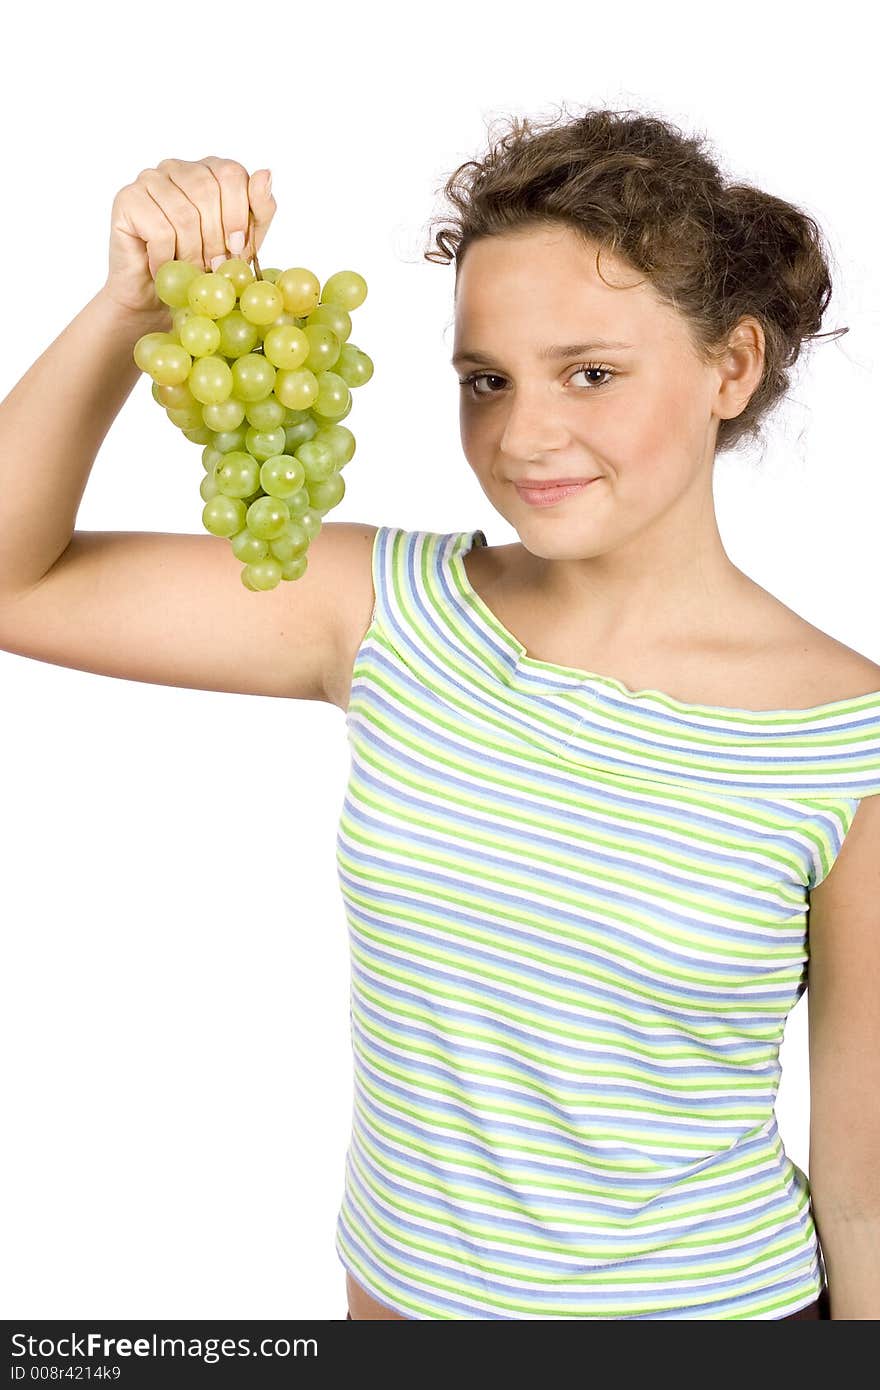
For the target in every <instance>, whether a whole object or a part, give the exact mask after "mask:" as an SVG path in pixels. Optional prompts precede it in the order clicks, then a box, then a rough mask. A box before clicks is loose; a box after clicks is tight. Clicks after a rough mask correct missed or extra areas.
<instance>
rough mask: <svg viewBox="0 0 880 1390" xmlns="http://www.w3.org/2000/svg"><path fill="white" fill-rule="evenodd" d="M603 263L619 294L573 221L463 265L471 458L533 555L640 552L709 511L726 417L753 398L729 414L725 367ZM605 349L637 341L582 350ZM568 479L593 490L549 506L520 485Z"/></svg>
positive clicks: (633, 280)
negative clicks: (668, 521)
mask: <svg viewBox="0 0 880 1390" xmlns="http://www.w3.org/2000/svg"><path fill="white" fill-rule="evenodd" d="M600 267H601V270H602V274H603V275H604V276H605V278H606V280H608V281H610V282H611V285H612V286H616V285H620V286H624V288H609V286H608V285H606V284H605V283H604V282H603V281H602V279H601V278H600V277H599V275H598V274H597V271H596V265H595V250H591V249H590V248H587V247H585V246H584V245H583V243H582V242H581V241H579V240H578V238H577V237H576V236H575V234H574V233H573V232H572V231H571V230H570V229H569V228H567V227H564V226H556V227H552V228H542V229H540V230H537V231H534V230H529V231H527V232H526V231H517V232H515V233H512V234H508V235H505V236H503V237H501V236H499V237H487V238H484V239H482V240H480V241H475V242H472V243H471V245H470V246H469V247H468V248H467V251H466V254H465V255H464V257H463V259H462V261H461V263H460V265H459V271H458V283H457V291H456V312H455V348H454V356H453V365H454V367H455V368H456V372H457V375H458V377H459V379H460V380H463V379H464V378H465V377H470V376H471V375H472V374H473V373H482V374H484V375H481V376H480V377H478V378H477V379H476V380H472V382H471V384H469V385H466V386H461V387H460V388H459V389H460V402H461V405H460V410H461V438H462V445H463V448H464V452H465V456H466V458H467V460H468V463H469V464H470V466H471V468H473V470H474V472H475V474H476V475H477V478H478V479H479V482H480V485H481V486H482V488H483V491H484V492H485V494H486V496H487V497H488V498H489V500H490V501H491V503H492V505H493V506H494V507H495V508H496V510H497V511H498V512H500V514H501V515H502V516H503V517H505V518H506V520H507V521H509V522H510V524H511V525H512V526H513V527H514V528H515V530H516V531H517V532H518V534H519V536H520V538H521V540H522V542H523V544H524V545H525V547H526V549H527V550H529V551H531V552H532V553H533V554H534V555H538V556H543V557H545V558H548V559H565V558H569V559H574V558H580V557H588V556H592V555H598V554H603V553H605V552H609V551H612V550H620V549H622V548H624V547H626V546H627V544H628V543H630V542H632V543H634V544H641V543H642V542H643V541H644V539H645V538H646V532H647V531H648V530H651V531H652V533H653V532H655V531H656V529H657V528H658V527H662V526H663V523H664V519H665V518H667V517H668V516H670V514H671V513H672V512H680V511H681V509H682V508H685V509H694V508H701V507H702V506H703V505H704V504H705V500H706V493H707V490H708V493H709V495H710V497H711V474H712V461H713V459H714V454H715V439H716V435H717V432H718V423H719V413H720V414H725V413H727V414H731V413H732V414H738V413H739V410H741V409H742V408H743V405H744V404H745V402H744V401H743V402H742V403H741V404H740V405H739V408H738V409H733V410H730V409H729V408H725V404H724V400H723V391H722V389H721V388H722V385H723V378H722V376H721V374H720V373H719V371H718V369H715V370H712V369H708V368H707V367H705V366H704V365H703V364H702V363H701V362H700V361H699V359H698V358H697V357H696V355H695V353H694V350H693V348H692V347H691V345H690V342H689V340H688V338H687V336H686V332H685V329H684V325H683V320H682V319H681V318H680V316H679V315H678V314H677V313H675V312H674V311H673V310H672V309H670V308H668V307H666V306H665V305H663V304H661V303H660V302H659V300H658V299H657V298H656V297H655V295H654V293H653V290H652V289H651V287H650V285H649V283H648V282H647V281H646V280H645V279H644V277H642V276H640V275H639V274H638V273H637V272H634V271H633V270H632V269H631V267H629V266H627V265H626V264H625V263H624V262H622V261H620V260H615V258H613V257H611V256H610V255H608V254H606V253H605V252H603V253H602V256H601V258H600ZM630 286H632V288H629V287H630ZM759 331H760V329H759ZM601 340H605V341H606V342H609V341H613V342H616V343H623V344H626V346H623V347H620V346H617V347H610V346H604V347H603V346H598V345H597V346H590V347H581V348H575V347H573V346H571V345H575V344H586V343H590V344H593V343H596V344H598V343H599V342H600V341H601ZM565 345H569V346H568V347H567V348H566V351H565V352H564V353H562V354H561V355H557V354H554V355H552V356H550V355H545V353H549V349H550V348H551V347H554V346H565ZM475 353H476V354H480V355H481V356H480V358H479V360H477V358H475V356H474V354H475ZM584 364H590V366H591V368H595V369H601V370H594V369H591V370H589V371H585V370H584ZM716 411H718V412H719V413H715V412H716ZM559 478H596V479H598V481H596V482H594V483H592V484H591V485H590V486H589V487H587V488H585V489H583V490H582V491H580V492H578V493H575V494H573V495H572V496H570V497H569V498H568V499H567V500H562V501H559V502H557V503H555V504H554V505H553V506H549V507H546V506H545V507H535V506H532V505H530V504H529V503H528V502H526V501H525V500H523V499H522V498H521V497H520V496H519V494H518V493H517V491H516V488H515V486H514V483H515V482H516V481H522V480H525V479H528V480H530V481H534V480H548V481H549V480H551V479H553V480H555V479H559Z"/></svg>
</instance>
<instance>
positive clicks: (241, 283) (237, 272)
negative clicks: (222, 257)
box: [216, 256, 265, 295]
mask: <svg viewBox="0 0 880 1390" xmlns="http://www.w3.org/2000/svg"><path fill="white" fill-rule="evenodd" d="M216 273H217V274H218V275H225V276H226V278H227V280H231V281H232V283H233V285H234V286H235V293H236V295H240V294H241V292H242V290H245V289H247V287H248V285H252V284H253V282H254V272H253V270H252V269H251V267H250V266H249V265H248V263H247V261H243V260H242V259H241V256H230V258H229V260H228V261H223V263H222V264H221V265H218V267H217V272H216ZM263 276H264V278H265V271H264V272H263Z"/></svg>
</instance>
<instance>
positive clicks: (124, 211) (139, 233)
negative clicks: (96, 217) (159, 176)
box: [112, 180, 177, 280]
mask: <svg viewBox="0 0 880 1390" xmlns="http://www.w3.org/2000/svg"><path fill="white" fill-rule="evenodd" d="M117 203H118V208H117ZM112 231H113V232H114V233H116V234H117V235H121V236H123V237H127V238H129V237H130V238H131V239H132V241H136V242H140V243H141V247H142V249H143V251H144V252H145V253H146V257H147V263H148V265H149V269H150V277H151V279H153V280H155V278H156V272H157V270H158V269H159V267H160V266H161V265H164V264H165V262H166V261H173V260H174V257H175V253H176V248H177V238H176V235H175V231H174V225H173V223H172V222H170V221H169V219H168V217H167V216H166V214H165V213H164V212H163V210H162V208H161V207H160V206H159V204H158V203H157V202H156V201H155V199H154V198H152V197H151V196H150V194H149V192H148V190H147V189H146V188H145V187H144V185H143V180H140V181H137V180H136V181H135V182H134V183H132V184H129V185H128V187H126V188H123V189H121V190H120V192H119V194H118V195H117V198H116V200H115V201H114V204H113V213H112Z"/></svg>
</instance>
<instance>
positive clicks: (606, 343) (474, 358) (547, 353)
mask: <svg viewBox="0 0 880 1390" xmlns="http://www.w3.org/2000/svg"><path fill="white" fill-rule="evenodd" d="M631 347H632V343H618V342H614V341H612V340H611V339H608V338H597V339H596V341H595V342H592V343H554V344H553V345H552V346H551V347H545V348H541V350H540V352H539V353H538V357H539V358H540V359H541V361H542V362H547V361H550V360H551V359H553V358H557V357H578V356H579V355H580V354H581V353H583V352H592V351H593V350H594V349H595V348H598V349H599V350H600V351H602V350H605V351H612V350H613V349H614V348H631ZM495 360H496V359H495V358H493V357H490V356H489V354H488V353H486V352H478V351H476V350H473V349H471V348H462V349H461V351H460V352H457V353H456V354H455V356H454V357H452V358H451V359H450V361H451V362H452V365H453V367H455V366H456V365H457V364H458V363H460V362H480V363H482V364H483V365H484V366H491V365H492V363H493V361H495Z"/></svg>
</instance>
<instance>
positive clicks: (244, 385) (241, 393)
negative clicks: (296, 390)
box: [232, 352, 317, 405]
mask: <svg viewBox="0 0 880 1390" xmlns="http://www.w3.org/2000/svg"><path fill="white" fill-rule="evenodd" d="M232 380H233V390H234V391H235V394H236V396H238V398H239V400H242V401H245V402H250V401H261V400H264V399H265V398H266V396H268V395H269V394H270V392H271V391H272V390H273V389H274V388H275V387H276V372H275V368H274V367H273V366H272V363H271V362H267V361H266V359H265V357H263V356H262V354H261V353H258V352H249V353H247V355H246V356H244V357H238V358H236V360H235V361H234V362H233V364H232ZM315 385H316V386H317V382H316V383H315ZM275 394H276V395H278V392H277V389H276V390H275ZM279 399H281V398H280V397H279ZM282 404H283V405H286V404H287V402H286V401H282Z"/></svg>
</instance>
